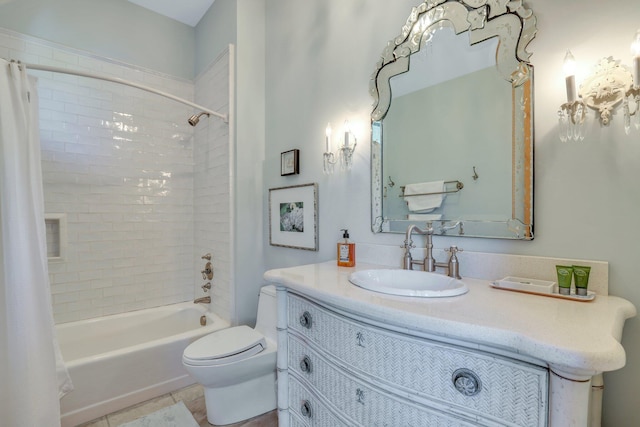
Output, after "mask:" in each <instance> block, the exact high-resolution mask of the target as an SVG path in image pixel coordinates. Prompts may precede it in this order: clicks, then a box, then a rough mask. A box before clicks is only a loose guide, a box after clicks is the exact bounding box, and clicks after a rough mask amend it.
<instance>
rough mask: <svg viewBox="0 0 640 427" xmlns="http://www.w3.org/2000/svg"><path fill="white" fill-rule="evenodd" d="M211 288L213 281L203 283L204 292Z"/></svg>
mask: <svg viewBox="0 0 640 427" xmlns="http://www.w3.org/2000/svg"><path fill="white" fill-rule="evenodd" d="M209 289H211V282H207V283H205V284H204V285H202V290H203V291H204V292H209Z"/></svg>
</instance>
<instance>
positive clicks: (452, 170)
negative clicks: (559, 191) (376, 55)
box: [370, 0, 536, 240]
mask: <svg viewBox="0 0 640 427" xmlns="http://www.w3.org/2000/svg"><path fill="white" fill-rule="evenodd" d="M535 32H536V28H535V17H534V16H533V13H532V12H531V11H530V10H529V9H527V8H525V7H524V6H523V5H522V2H521V1H516V2H508V1H504V0H462V1H455V0H445V1H442V0H433V1H427V2H425V3H422V4H421V5H419V6H418V7H415V8H414V9H413V10H412V11H411V14H410V16H409V18H408V19H407V22H406V24H405V26H404V27H403V28H402V31H401V34H400V35H399V36H398V37H396V38H394V39H393V40H391V41H389V43H388V44H387V47H386V48H385V49H384V50H383V52H382V55H381V59H380V61H379V62H378V64H377V66H376V71H375V72H374V74H373V76H372V80H371V88H370V93H371V95H372V97H373V99H374V109H373V112H372V114H371V123H372V127H371V129H372V138H371V189H372V205H371V212H372V218H371V220H372V230H373V231H374V232H397V233H404V232H405V231H406V229H407V226H408V225H409V224H414V223H415V224H418V225H419V226H421V227H424V225H425V223H426V222H427V221H433V222H434V229H435V230H436V233H437V234H447V235H456V236H469V237H491V238H506V239H525V240H530V239H533V115H532V114H533V75H532V74H533V68H532V66H531V65H530V64H529V62H528V60H529V57H530V54H529V53H528V52H527V51H526V46H527V45H528V44H529V42H530V41H531V40H532V39H533V37H534V36H535ZM411 194H414V195H411Z"/></svg>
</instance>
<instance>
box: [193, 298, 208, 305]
mask: <svg viewBox="0 0 640 427" xmlns="http://www.w3.org/2000/svg"><path fill="white" fill-rule="evenodd" d="M193 303H194V304H199V303H203V304H211V297H210V296H206V297H202V298H196V299H195V300H193Z"/></svg>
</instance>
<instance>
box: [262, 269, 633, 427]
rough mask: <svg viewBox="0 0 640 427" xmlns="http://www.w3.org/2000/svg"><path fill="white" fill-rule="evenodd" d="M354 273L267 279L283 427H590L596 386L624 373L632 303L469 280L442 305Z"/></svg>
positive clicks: (294, 272)
mask: <svg viewBox="0 0 640 427" xmlns="http://www.w3.org/2000/svg"><path fill="white" fill-rule="evenodd" d="M372 268H380V267H378V266H373V265H365V264H360V265H358V266H357V267H356V268H343V267H336V265H335V261H330V262H326V263H321V264H312V265H305V266H299V267H292V268H285V269H277V270H271V271H268V272H267V273H265V279H266V280H267V281H268V282H269V283H272V284H275V285H277V289H278V334H279V335H278V349H279V351H278V410H279V413H278V416H279V425H280V426H283V427H287V426H327V427H336V426H341V425H344V426H366V427H372V426H478V425H481V426H523V427H537V426H552V427H568V426H582V427H586V426H587V425H588V424H589V421H588V419H589V399H590V395H591V379H592V377H593V376H594V375H597V374H599V373H602V372H606V371H612V370H616V369H619V368H622V367H623V366H624V365H625V352H624V349H623V348H622V346H621V345H620V337H621V335H622V328H623V326H624V321H625V319H627V318H629V317H632V316H634V315H635V313H636V311H635V308H634V307H633V305H632V304H631V303H629V302H628V301H626V300H624V299H621V298H617V297H610V296H609V297H608V296H601V295H598V296H597V298H596V299H595V300H594V301H592V302H576V301H566V300H560V299H555V298H548V297H541V296H533V295H526V294H520V293H515V292H508V291H503V290H499V289H494V288H492V287H491V286H490V282H488V281H485V280H478V279H467V278H465V279H464V281H465V283H466V284H467V286H468V287H469V291H468V292H467V293H466V294H464V295H460V296H456V297H448V298H416V297H406V296H402V297H401V296H392V295H385V294H381V293H376V292H372V291H368V290H365V289H361V288H359V287H357V286H354V285H352V284H351V283H350V282H349V281H348V276H349V274H350V273H352V272H354V271H356V270H364V269H372Z"/></svg>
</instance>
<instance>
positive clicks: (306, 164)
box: [263, 0, 640, 427]
mask: <svg viewBox="0 0 640 427" xmlns="http://www.w3.org/2000/svg"><path fill="white" fill-rule="evenodd" d="M417 4H419V1H408V0H400V1H395V2H394V3H393V6H390V5H389V3H388V2H387V1H385V0H351V1H348V2H345V1H342V0H323V1H315V2H298V1H295V0H271V1H269V2H268V7H267V9H266V40H267V42H266V46H267V56H266V58H267V63H266V151H265V153H266V154H265V162H264V196H263V203H264V207H265V217H264V218H265V220H266V218H267V216H266V215H267V214H266V212H267V211H266V204H267V191H268V189H269V188H273V187H281V186H285V185H294V184H302V183H308V182H318V183H319V196H320V202H319V205H320V224H319V226H320V233H319V236H320V250H319V251H318V252H308V251H300V250H295V249H287V248H279V247H271V246H269V244H268V234H267V227H265V228H264V230H265V231H264V236H263V239H264V242H265V244H264V251H265V263H266V267H267V268H274V267H283V266H291V265H298V264H305V263H312V262H318V261H326V260H329V259H334V258H335V243H336V241H337V239H338V238H339V236H340V234H339V231H338V230H339V229H340V228H345V227H346V228H349V229H350V232H351V237H352V238H353V239H354V240H355V241H356V242H365V243H372V244H381V245H399V244H400V243H401V240H402V237H400V236H399V235H384V236H381V235H374V234H372V233H371V231H370V228H369V227H370V217H369V206H370V197H369V169H368V164H369V147H368V144H369V135H368V130H367V129H366V127H367V126H368V123H369V114H370V108H371V98H370V97H369V94H368V84H369V78H370V76H371V73H372V72H373V71H374V66H375V63H376V61H377V60H378V58H379V55H380V53H381V52H382V49H383V48H384V46H385V45H386V43H387V41H389V40H390V39H392V38H394V37H395V36H396V35H398V34H399V33H400V29H401V27H402V25H403V24H404V23H405V21H406V19H407V17H408V15H409V12H410V10H411V8H412V7H413V6H415V5H417ZM528 4H529V6H530V7H532V8H533V10H534V12H535V13H536V16H537V19H538V25H537V27H538V34H537V36H536V38H535V39H534V41H533V42H532V43H531V45H530V47H529V50H530V51H532V52H533V53H534V55H533V56H532V58H531V59H532V63H533V64H534V66H535V102H536V107H535V232H536V237H535V240H533V241H531V242H511V241H504V240H490V239H471V238H469V239H460V238H447V237H439V236H437V237H434V244H435V245H436V247H439V248H442V247H446V246H448V245H450V244H458V245H459V246H461V247H463V248H465V249H468V250H470V251H479V252H496V253H513V254H528V255H542V256H552V257H568V258H578V259H580V258H582V259H595V260H603V261H608V262H609V263H610V264H609V265H610V270H609V290H610V293H611V294H613V295H618V296H621V297H624V298H626V299H628V300H630V301H631V302H633V303H634V304H635V305H636V306H637V307H640V287H638V286H636V285H635V282H636V281H637V274H636V272H635V264H636V263H637V261H636V259H635V258H636V254H637V250H636V245H637V242H638V241H640V228H638V227H636V226H635V223H636V218H635V216H636V215H635V213H636V211H637V210H638V208H640V192H638V189H637V178H636V173H637V169H638V168H637V165H638V163H639V162H640V144H639V143H638V142H640V133H639V132H637V131H636V133H635V134H632V135H631V136H626V135H625V134H624V131H623V130H622V120H621V113H620V112H618V113H617V114H616V115H615V116H614V119H613V123H612V124H611V127H610V128H601V127H600V126H599V125H598V124H597V123H595V124H594V123H593V121H591V122H590V125H589V129H588V135H587V137H586V139H585V140H584V141H583V142H581V143H565V144H562V143H560V141H559V139H558V136H557V116H556V111H557V109H558V106H559V105H560V104H561V103H562V102H563V101H564V98H565V96H564V94H565V91H564V81H563V76H562V61H563V58H564V54H565V50H566V49H567V48H571V50H572V52H573V54H574V56H575V57H576V59H577V60H578V61H579V63H580V64H581V67H582V68H581V70H580V72H579V74H578V81H580V79H581V77H582V76H584V73H586V72H588V70H589V68H590V67H591V66H592V65H593V64H595V63H596V62H597V61H598V60H599V59H600V58H601V57H605V56H609V55H613V56H614V57H615V58H617V59H621V60H622V62H623V63H625V64H627V65H629V64H630V62H631V59H630V54H629V45H630V43H631V39H632V37H633V35H634V34H635V31H636V29H637V27H638V25H639V24H638V23H639V22H640V8H638V7H637V6H636V3H635V2H633V1H632V0H614V1H611V2H607V3H606V4H604V3H602V2H598V1H596V0H586V1H580V2H578V1H575V0H573V1H563V2H557V1H552V0H536V1H533V2H529V3H528ZM591 117H592V118H593V116H591ZM345 118H349V119H350V120H351V122H352V123H360V124H361V127H362V133H361V134H360V139H359V143H358V148H357V150H356V159H355V165H354V169H353V170H352V171H351V173H350V174H341V173H338V172H336V173H335V174H334V175H332V176H324V175H323V174H322V152H323V148H324V128H325V126H326V123H327V122H332V123H334V124H335V123H342V122H343V121H344V119H345ZM293 148H299V149H300V150H301V152H300V155H301V174H300V175H299V176H293V177H280V176H279V173H278V171H279V167H280V159H279V156H280V152H282V151H286V150H289V149H293ZM523 309H525V308H524V307H523ZM622 343H623V345H624V346H625V349H626V351H627V360H628V361H629V363H628V365H627V366H626V367H625V368H624V369H621V370H619V371H617V372H613V373H609V374H606V375H605V383H606V392H605V398H604V425H605V426H609V427H619V426H629V425H632V424H633V421H632V420H635V419H636V418H637V415H636V413H637V407H638V398H637V397H635V396H636V395H637V393H635V385H636V383H637V381H638V379H640V364H638V363H637V361H638V360H640V319H638V318H634V319H631V320H629V321H627V324H626V326H625V332H624V335H623V337H622Z"/></svg>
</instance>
